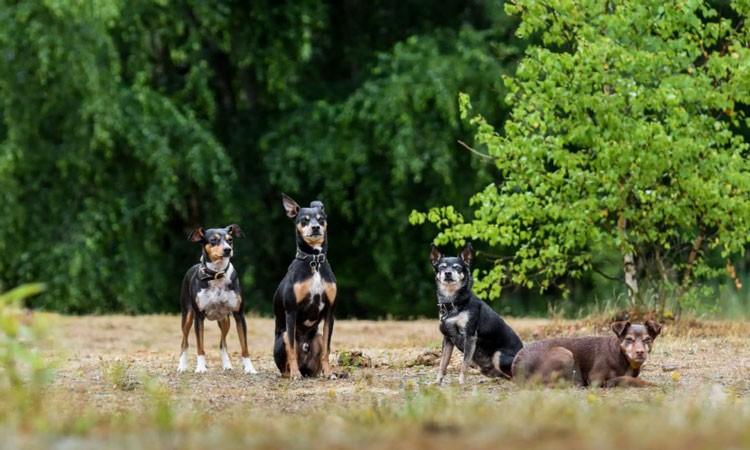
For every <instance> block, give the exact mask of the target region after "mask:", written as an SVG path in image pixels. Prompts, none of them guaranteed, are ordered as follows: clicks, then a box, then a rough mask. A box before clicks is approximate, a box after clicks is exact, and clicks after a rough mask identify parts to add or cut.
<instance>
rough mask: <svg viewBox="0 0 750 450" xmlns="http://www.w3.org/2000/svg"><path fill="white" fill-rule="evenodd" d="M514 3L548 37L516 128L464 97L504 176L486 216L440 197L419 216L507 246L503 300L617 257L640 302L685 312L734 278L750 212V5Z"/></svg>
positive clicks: (528, 69) (528, 74)
mask: <svg viewBox="0 0 750 450" xmlns="http://www.w3.org/2000/svg"><path fill="white" fill-rule="evenodd" d="M506 10H507V11H508V12H509V13H511V14H516V15H518V16H520V18H521V23H520V25H519V28H518V31H517V33H518V34H519V36H521V37H529V36H532V35H538V36H539V37H540V39H541V43H540V45H534V46H530V47H529V48H528V49H527V50H526V53H525V55H524V58H523V60H522V61H521V62H520V63H519V66H518V70H517V71H516V73H515V75H514V76H509V77H506V78H505V80H506V86H507V88H508V91H509V92H508V95H507V97H506V102H507V103H508V105H509V106H511V108H512V112H511V113H510V117H509V119H508V120H507V121H506V122H505V124H504V126H503V128H502V132H498V131H496V128H495V127H494V126H493V125H492V124H490V123H488V121H487V120H486V119H485V118H484V116H483V115H482V114H479V113H476V112H475V111H476V110H477V109H479V108H476V106H474V105H472V104H471V103H470V100H469V99H468V96H466V97H463V101H462V114H463V116H464V117H466V118H467V119H468V120H470V122H471V123H472V124H473V125H474V127H475V130H476V136H477V142H478V143H479V144H480V146H479V147H478V148H481V149H483V150H485V151H486V158H487V159H489V160H491V161H492V163H493V164H494V166H495V168H496V170H497V171H496V174H495V181H494V182H492V183H490V184H488V185H487V186H486V187H485V188H483V189H482V190H480V191H479V192H478V193H476V194H475V195H474V196H473V197H472V198H471V205H472V208H473V214H472V216H471V219H468V220H466V219H464V215H463V214H460V213H457V212H456V211H455V210H454V209H453V208H452V207H440V208H434V209H432V210H430V212H429V213H428V214H425V213H417V212H415V213H413V214H412V221H413V222H420V223H421V222H422V221H424V220H429V221H431V222H433V223H436V224H438V225H439V226H440V227H441V228H442V232H441V234H440V237H439V241H440V242H447V241H458V242H462V241H464V240H465V239H473V240H479V241H483V242H486V244H487V245H488V246H489V247H494V248H498V247H501V248H502V249H501V250H499V252H502V251H506V252H507V255H508V256H502V255H501V254H500V255H497V257H496V258H494V261H495V265H494V266H493V267H492V269H491V270H490V271H489V272H488V273H487V274H486V276H485V277H484V278H483V279H482V282H481V284H480V285H479V287H480V289H483V290H484V292H485V294H486V295H487V296H488V297H489V298H496V297H498V296H499V295H500V292H501V288H502V286H503V285H509V284H512V285H522V286H526V287H528V288H534V289H539V290H541V291H545V290H548V289H550V288H552V287H559V288H561V289H562V290H563V291H565V290H566V288H567V285H566V280H569V279H571V278H572V279H575V278H580V277H582V276H584V275H585V274H588V273H591V272H592V271H595V272H598V273H606V272H607V269H611V268H613V267H614V268H615V269H617V270H616V271H614V272H612V273H610V274H609V275H610V277H612V278H619V279H620V280H622V281H625V282H627V283H626V284H627V286H621V288H620V289H621V290H624V289H625V287H626V288H627V291H629V294H630V295H631V297H632V298H633V302H634V303H641V304H642V303H643V302H647V301H648V302H650V301H652V300H654V299H655V300H656V306H657V307H658V308H660V309H662V310H663V309H665V307H668V305H665V302H666V299H667V298H677V300H678V303H677V305H676V306H675V307H676V309H677V311H678V312H679V309H680V307H681V306H682V305H684V304H685V302H689V301H691V299H692V300H695V299H696V298H697V297H696V295H697V292H696V289H697V288H698V287H700V286H701V285H700V284H697V283H696V281H698V280H703V281H705V280H707V279H712V278H717V277H724V278H728V277H729V276H730V275H731V276H735V274H734V270H733V268H732V267H733V264H734V262H736V261H738V260H742V259H743V258H744V249H745V246H746V244H747V241H748V233H747V229H748V219H749V218H750V197H748V193H749V192H750V163H749V162H748V145H747V143H746V141H745V138H744V134H745V131H746V130H747V125H748V123H747V117H746V111H747V108H748V104H749V103H750V96H749V95H750V77H748V75H749V74H748V70H750V49H749V48H748V46H747V42H749V39H748V37H749V36H748V31H750V28H749V27H750V25H749V24H748V22H747V21H746V18H747V16H748V14H749V13H750V5H748V4H747V3H745V2H733V3H731V4H730V5H729V6H726V7H723V8H722V9H721V14H719V12H718V11H717V10H716V9H714V8H712V7H711V6H709V5H708V4H706V3H704V2H700V1H692V2H677V3H670V4H665V3H663V2H660V1H648V0H647V1H641V0H637V1H636V0H633V1H629V0H623V1H618V2H583V3H580V2H578V3H571V2H567V1H555V0H551V1H548V2H544V3H540V2H535V1H525V0H518V1H514V2H511V3H509V4H507V5H506ZM488 253H490V254H491V252H488ZM618 261H619V263H618ZM618 266H619V268H618ZM727 267H728V268H729V269H727ZM628 275H631V276H632V278H631V279H628ZM638 282H640V284H639V283H638ZM639 286H640V288H639ZM703 286H704V287H705V285H703ZM672 306H674V305H672Z"/></svg>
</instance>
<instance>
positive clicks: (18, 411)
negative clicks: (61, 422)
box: [0, 284, 51, 421]
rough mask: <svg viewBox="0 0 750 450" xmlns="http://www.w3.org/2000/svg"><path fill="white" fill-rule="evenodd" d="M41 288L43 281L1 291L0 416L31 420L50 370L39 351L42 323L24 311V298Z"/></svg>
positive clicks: (36, 292)
mask: <svg viewBox="0 0 750 450" xmlns="http://www.w3.org/2000/svg"><path fill="white" fill-rule="evenodd" d="M42 291H44V285H42V284H28V285H23V286H19V287H17V288H15V289H13V290H11V291H8V292H5V293H3V294H0V367H2V370H0V396H1V397H2V398H3V402H0V419H1V420H2V421H5V420H8V419H9V418H11V417H12V418H15V419H19V420H21V421H29V420H31V419H32V418H33V417H32V413H33V411H34V409H35V408H36V406H37V405H38V402H39V401H40V400H41V398H42V388H43V387H44V386H45V385H46V383H47V381H48V379H49V377H50V375H51V372H50V369H49V368H48V367H47V365H46V364H45V362H44V360H43V359H42V357H41V355H40V354H39V351H38V350H39V349H38V346H39V345H40V344H42V339H43V338H44V335H43V327H42V326H40V325H39V323H38V321H37V320H35V319H34V318H33V316H31V315H29V314H28V313H27V312H25V311H23V309H22V307H21V304H22V302H23V300H24V299H26V298H28V297H31V296H34V295H37V294H39V293H41V292H42Z"/></svg>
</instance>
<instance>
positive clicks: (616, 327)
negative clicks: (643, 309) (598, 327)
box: [611, 320, 630, 337]
mask: <svg viewBox="0 0 750 450" xmlns="http://www.w3.org/2000/svg"><path fill="white" fill-rule="evenodd" d="M611 327H612V331H614V332H615V334H616V335H617V336H618V337H620V336H622V335H623V333H625V330H627V329H628V328H629V327H630V322H628V321H627V320H621V321H619V322H612V325H611Z"/></svg>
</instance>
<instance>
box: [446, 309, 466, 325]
mask: <svg viewBox="0 0 750 450" xmlns="http://www.w3.org/2000/svg"><path fill="white" fill-rule="evenodd" d="M445 322H446V323H447V324H449V325H453V326H455V327H457V328H466V324H467V323H469V313H468V312H467V311H462V312H460V313H458V314H456V315H455V316H453V317H449V318H447V319H445Z"/></svg>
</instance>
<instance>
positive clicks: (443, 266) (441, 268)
mask: <svg viewBox="0 0 750 450" xmlns="http://www.w3.org/2000/svg"><path fill="white" fill-rule="evenodd" d="M447 266H448V265H447V264H438V269H440V270H443V269H445V268H446V267H447Z"/></svg>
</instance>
